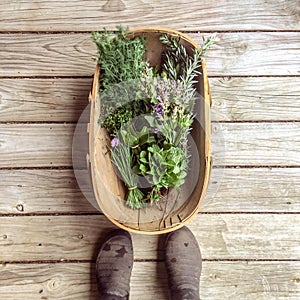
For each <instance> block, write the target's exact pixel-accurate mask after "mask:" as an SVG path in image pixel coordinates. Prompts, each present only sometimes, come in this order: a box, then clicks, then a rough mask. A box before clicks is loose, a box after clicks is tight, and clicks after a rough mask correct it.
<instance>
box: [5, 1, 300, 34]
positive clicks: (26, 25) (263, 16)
mask: <svg viewBox="0 0 300 300" xmlns="http://www.w3.org/2000/svg"><path fill="white" fill-rule="evenodd" d="M298 4H299V3H298V2H297V0H290V1H288V0H286V1H275V2H274V1H273V2H272V1H271V2H262V1H259V0H255V1H251V3H250V2H247V1H242V3H236V1H233V0H230V1H220V2H218V5H214V3H212V2H211V1H208V0H205V1H201V2H199V1H196V0H191V1H189V2H188V3H187V2H183V1H170V0H168V1H164V2H161V1H158V0H155V1H150V0H143V1H141V0H127V1H124V0H108V1H107V0H101V1H96V0H91V1H75V0H72V1H67V2H66V3H62V2H57V1H54V0H51V1H42V0H35V1H27V0H20V1H17V3H15V2H11V1H9V0H2V2H1V5H0V11H1V14H0V20H1V21H0V27H1V30H7V31H14V30H17V31H26V30H27V31H36V30H37V31H41V30H43V31H74V30H77V31H91V30H95V29H98V28H102V27H103V26H105V27H108V28H115V26H116V24H120V23H122V24H124V25H129V26H145V25H151V26H160V27H171V28H174V29H180V30H189V31H190V30H258V29H272V30H282V29H285V30H288V29H290V30H295V29H299V28H300V25H299V8H298V6H299V5H298ZM174 10H176V13H174ZM45 20H47V21H46V22H45ZM187 20H188V22H187Z"/></svg>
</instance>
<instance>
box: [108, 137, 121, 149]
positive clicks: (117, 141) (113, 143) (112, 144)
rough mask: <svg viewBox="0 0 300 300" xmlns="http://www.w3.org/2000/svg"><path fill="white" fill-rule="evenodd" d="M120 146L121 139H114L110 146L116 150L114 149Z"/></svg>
mask: <svg viewBox="0 0 300 300" xmlns="http://www.w3.org/2000/svg"><path fill="white" fill-rule="evenodd" d="M118 145H119V139H118V138H116V137H115V138H113V139H112V140H111V141H110V146H111V147H112V148H114V147H116V146H118Z"/></svg>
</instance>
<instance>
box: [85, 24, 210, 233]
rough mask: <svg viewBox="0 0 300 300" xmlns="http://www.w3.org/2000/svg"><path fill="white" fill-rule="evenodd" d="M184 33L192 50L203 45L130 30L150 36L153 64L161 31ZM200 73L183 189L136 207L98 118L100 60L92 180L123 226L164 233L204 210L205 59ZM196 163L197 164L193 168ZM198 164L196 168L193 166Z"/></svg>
mask: <svg viewBox="0 0 300 300" xmlns="http://www.w3.org/2000/svg"><path fill="white" fill-rule="evenodd" d="M163 33H166V34H169V35H171V36H176V37H180V42H181V43H183V44H184V46H185V47H186V49H187V51H188V52H191V51H192V50H193V48H199V46H198V45H197V44H196V43H195V42H194V41H193V40H191V39H190V38H189V37H188V36H186V35H184V34H182V33H180V32H178V31H174V30H169V29H161V28H140V29H136V30H132V31H130V36H132V37H135V36H143V37H145V38H146V39H147V46H146V47H147V61H149V62H150V65H157V64H160V57H161V52H162V51H163V46H162V44H161V42H160V40H159V37H160V35H161V34H163ZM201 73H202V75H201V76H199V84H198V87H197V91H198V93H199V94H200V95H201V96H202V97H200V100H199V101H198V102H200V103H197V105H196V110H197V115H198V119H197V121H195V122H194V124H193V129H192V132H191V136H192V140H193V145H194V148H195V149H194V150H196V151H193V153H197V155H192V157H191V166H192V168H190V171H189V174H188V177H187V179H186V182H185V184H184V185H183V186H182V188H181V192H180V193H178V191H176V190H170V192H169V193H168V195H167V196H166V197H165V198H164V199H162V200H160V201H159V202H158V203H157V204H153V205H151V206H150V205H149V206H148V207H146V208H143V209H139V210H132V209H130V208H128V207H127V206H126V204H125V201H124V197H125V194H126V189H125V186H124V184H123V182H122V181H121V180H120V178H119V177H118V176H117V174H116V172H115V169H114V166H113V165H112V163H111V160H110V154H109V152H108V150H107V144H108V143H109V137H108V135H107V132H106V131H105V130H104V129H103V128H100V126H99V125H98V124H97V120H98V117H99V114H100V97H99V93H98V91H99V76H101V75H100V70H99V66H98V65H97V67H96V71H95V74H94V81H93V87H92V90H91V93H90V97H89V99H90V103H91V105H90V107H91V112H90V124H89V129H88V131H89V154H88V162H89V164H90V171H91V176H92V182H93V189H94V194H95V198H96V200H97V202H98V204H99V207H100V208H101V210H102V212H103V213H104V214H105V215H106V217H107V218H108V219H109V220H110V221H111V222H113V223H114V224H115V225H117V226H118V227H120V228H123V229H125V230H127V231H132V232H136V233H142V234H161V233H167V232H170V231H173V230H176V229H178V228H180V227H182V226H184V225H185V224H186V223H187V222H189V221H190V220H191V219H192V217H194V216H195V215H196V214H197V212H198V211H199V209H200V204H201V201H202V200H203V198H204V196H205V193H206V190H207V185H208V180H209V175H210V170H211V148H210V129H211V123H210V104H211V98H210V94H209V84H208V79H207V74H206V67H205V61H204V59H203V61H202V70H201ZM195 166H198V167H195ZM194 167H195V168H194Z"/></svg>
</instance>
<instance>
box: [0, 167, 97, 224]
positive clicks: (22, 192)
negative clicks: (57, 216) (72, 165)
mask: <svg viewBox="0 0 300 300" xmlns="http://www.w3.org/2000/svg"><path fill="white" fill-rule="evenodd" d="M0 178H1V180H0V195H1V196H0V213H2V214H5V213H6V214H7V213H8V214H24V213H30V214H32V213H66V212H68V213H79V212H80V213H84V212H97V210H95V209H94V208H93V207H92V206H91V205H90V204H89V202H88V201H87V200H86V199H85V197H84V196H83V194H82V193H81V191H80V189H79V187H78V185H77V182H76V178H75V176H74V173H73V170H0ZM0 222H1V221H0Z"/></svg>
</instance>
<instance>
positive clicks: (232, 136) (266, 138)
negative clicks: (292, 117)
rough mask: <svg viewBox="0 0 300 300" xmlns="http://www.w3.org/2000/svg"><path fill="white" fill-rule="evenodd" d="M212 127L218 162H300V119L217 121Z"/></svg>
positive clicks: (293, 164)
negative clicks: (282, 120)
mask: <svg viewBox="0 0 300 300" xmlns="http://www.w3.org/2000/svg"><path fill="white" fill-rule="evenodd" d="M212 128H213V137H212V152H213V157H214V163H215V165H222V164H225V165H234V166H244V165H246V166H247V165H251V166H259V165H266V166H274V165H275V166H276V165H277V166H299V165H300V156H299V151H300V135H299V130H300V123H225V124H224V123H223V124H221V123H218V124H216V123H215V124H213V126H212ZM224 146H225V147H224Z"/></svg>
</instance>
